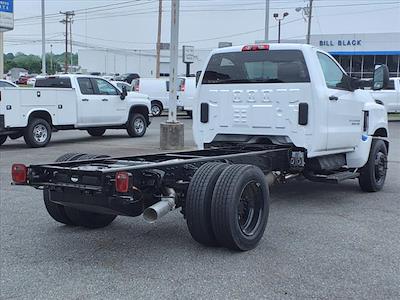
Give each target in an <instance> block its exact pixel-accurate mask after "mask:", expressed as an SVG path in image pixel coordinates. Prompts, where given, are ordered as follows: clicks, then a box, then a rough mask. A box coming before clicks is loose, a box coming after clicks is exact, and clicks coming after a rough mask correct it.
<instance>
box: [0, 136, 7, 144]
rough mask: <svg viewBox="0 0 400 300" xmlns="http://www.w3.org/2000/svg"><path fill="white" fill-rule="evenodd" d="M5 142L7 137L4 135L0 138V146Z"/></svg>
mask: <svg viewBox="0 0 400 300" xmlns="http://www.w3.org/2000/svg"><path fill="white" fill-rule="evenodd" d="M6 140H7V136H6V135H2V136H0V146H1V145H3V144H4V143H5V141H6Z"/></svg>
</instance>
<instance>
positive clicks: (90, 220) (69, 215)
mask: <svg viewBox="0 0 400 300" xmlns="http://www.w3.org/2000/svg"><path fill="white" fill-rule="evenodd" d="M106 157H107V156H106V155H96V154H84V153H66V154H64V155H62V156H60V157H59V158H57V159H56V162H65V161H74V160H91V159H98V158H106ZM43 200H44V204H45V207H46V209H47V212H48V213H49V215H50V216H51V217H52V218H53V219H54V220H55V221H57V222H59V223H62V224H65V225H71V226H82V227H86V228H101V227H105V226H107V225H109V224H110V223H111V222H112V221H114V219H115V218H116V217H117V216H116V215H109V214H99V213H93V212H89V211H83V210H79V209H76V208H72V207H67V206H63V205H61V204H58V203H55V202H53V201H52V200H51V191H50V190H49V189H48V188H45V189H44V190H43Z"/></svg>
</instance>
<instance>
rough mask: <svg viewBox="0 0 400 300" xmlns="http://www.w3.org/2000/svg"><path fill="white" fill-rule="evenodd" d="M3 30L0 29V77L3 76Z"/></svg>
mask: <svg viewBox="0 0 400 300" xmlns="http://www.w3.org/2000/svg"><path fill="white" fill-rule="evenodd" d="M3 34H4V32H2V31H0V79H3V76H4V40H3V38H4V36H3Z"/></svg>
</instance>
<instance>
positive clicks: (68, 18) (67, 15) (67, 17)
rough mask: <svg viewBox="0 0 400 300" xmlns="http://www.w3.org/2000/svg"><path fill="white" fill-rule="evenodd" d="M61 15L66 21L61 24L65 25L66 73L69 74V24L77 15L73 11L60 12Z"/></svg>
mask: <svg viewBox="0 0 400 300" xmlns="http://www.w3.org/2000/svg"><path fill="white" fill-rule="evenodd" d="M60 14H63V15H65V19H63V20H61V21H60V23H62V24H65V54H64V73H68V24H69V23H70V22H71V18H72V17H73V16H74V15H75V13H74V12H73V11H66V12H61V11H60Z"/></svg>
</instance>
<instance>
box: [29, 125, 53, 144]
mask: <svg viewBox="0 0 400 300" xmlns="http://www.w3.org/2000/svg"><path fill="white" fill-rule="evenodd" d="M32 132H33V138H34V140H35V142H37V143H44V142H45V141H46V140H47V137H48V135H49V133H48V131H47V128H46V126H44V125H43V124H37V125H36V126H35V127H33V131H32Z"/></svg>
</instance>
